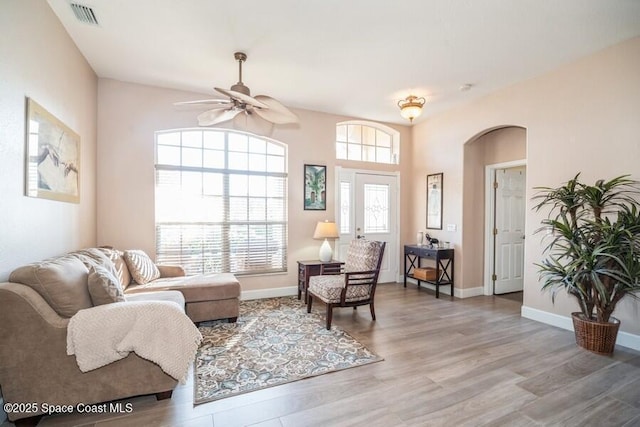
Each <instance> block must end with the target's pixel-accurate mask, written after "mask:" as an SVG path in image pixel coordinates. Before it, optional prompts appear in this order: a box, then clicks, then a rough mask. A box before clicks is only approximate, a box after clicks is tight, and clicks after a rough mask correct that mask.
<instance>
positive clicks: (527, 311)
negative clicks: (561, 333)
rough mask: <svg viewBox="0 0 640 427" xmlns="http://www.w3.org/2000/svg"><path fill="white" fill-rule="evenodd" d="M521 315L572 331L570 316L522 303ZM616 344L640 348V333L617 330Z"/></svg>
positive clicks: (634, 348)
mask: <svg viewBox="0 0 640 427" xmlns="http://www.w3.org/2000/svg"><path fill="white" fill-rule="evenodd" d="M521 315H522V317H525V318H527V319H531V320H535V321H537V322H541V323H546V324H547V325H551V326H556V327H558V328H562V329H566V330H567V331H573V320H571V317H567V316H561V315H559V314H554V313H549V312H547V311H542V310H538V309H537V308H531V307H527V306H524V305H523V306H522V310H521ZM616 345H621V346H622V347H627V348H631V349H633V350H640V335H635V334H630V333H629V332H622V331H620V332H618V338H617V339H616Z"/></svg>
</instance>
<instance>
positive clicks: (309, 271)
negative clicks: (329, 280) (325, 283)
mask: <svg viewBox="0 0 640 427" xmlns="http://www.w3.org/2000/svg"><path fill="white" fill-rule="evenodd" d="M342 264H344V262H342V261H336V260H331V261H327V262H322V261H319V260H313V261H298V299H300V298H301V297H302V292H304V302H305V303H306V302H307V289H308V288H309V278H310V277H311V276H318V275H320V269H321V268H322V266H323V265H324V266H325V267H340V266H341V265H342Z"/></svg>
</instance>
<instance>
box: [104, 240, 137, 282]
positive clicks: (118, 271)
mask: <svg viewBox="0 0 640 427" xmlns="http://www.w3.org/2000/svg"><path fill="white" fill-rule="evenodd" d="M99 249H100V250H101V251H102V252H103V253H104V254H105V255H106V256H107V257H109V259H110V260H111V262H112V263H113V265H114V268H115V275H116V277H117V278H118V279H119V280H120V285H121V286H122V289H127V286H129V285H130V284H131V273H129V268H128V267H127V263H126V262H125V260H124V252H122V251H119V250H117V249H111V248H99Z"/></svg>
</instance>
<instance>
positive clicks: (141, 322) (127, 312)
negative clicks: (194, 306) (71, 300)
mask: <svg viewBox="0 0 640 427" xmlns="http://www.w3.org/2000/svg"><path fill="white" fill-rule="evenodd" d="M200 341H202V335H201V334H200V331H198V328H196V326H195V325H194V324H193V322H191V319H189V317H187V315H186V314H184V311H183V310H182V309H181V308H180V306H179V305H178V304H176V303H174V302H170V301H127V302H121V303H113V304H105V305H99V306H96V307H91V308H88V309H85V310H80V311H78V312H77V313H76V314H75V315H74V316H73V317H72V318H71V320H70V321H69V325H68V328H67V354H68V355H73V354H75V355H76V361H77V363H78V367H79V368H80V370H81V371H82V372H87V371H91V370H93V369H97V368H99V367H101V366H105V365H108V364H109V363H112V362H115V361H117V360H120V359H124V358H125V357H127V355H128V354H129V353H130V352H132V351H133V352H135V353H136V354H137V355H138V356H140V357H142V358H144V359H147V360H150V361H152V362H155V363H157V364H158V365H159V366H160V367H161V368H162V370H163V371H164V372H166V373H167V374H168V375H171V376H172V377H173V378H175V379H177V380H179V381H180V382H181V383H184V382H185V378H186V375H187V371H188V370H189V366H190V365H191V363H192V362H193V360H194V358H195V355H196V351H197V349H198V346H199V345H200Z"/></svg>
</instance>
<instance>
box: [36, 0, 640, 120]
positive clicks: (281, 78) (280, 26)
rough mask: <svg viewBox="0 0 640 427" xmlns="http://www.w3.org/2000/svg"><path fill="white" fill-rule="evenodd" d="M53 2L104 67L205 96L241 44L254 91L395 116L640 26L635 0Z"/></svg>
mask: <svg viewBox="0 0 640 427" xmlns="http://www.w3.org/2000/svg"><path fill="white" fill-rule="evenodd" d="M48 2H49V4H50V5H51V8H52V9H53V11H54V12H55V13H56V15H57V16H58V17H59V19H60V21H62V23H63V25H64V26H65V28H66V29H67V31H68V32H69V34H70V35H71V38H72V39H73V40H74V42H75V43H76V45H77V46H78V48H79V49H80V51H81V52H82V53H83V55H84V56H85V57H86V58H87V60H88V61H89V63H90V64H91V66H92V67H93V69H94V70H95V72H96V73H97V75H98V76H99V77H106V78H111V79H117V80H122V81H128V82H135V83H142V84H147V85H154V86H161V87H166V88H174V89H182V90H188V91H193V92H199V93H202V94H203V95H204V97H205V98H206V97H211V96H213V94H214V92H213V89H212V88H213V86H218V87H223V88H228V87H230V86H231V85H232V84H234V83H235V82H236V81H237V79H238V76H237V63H236V62H235V60H234V58H233V53H234V52H235V51H244V52H246V53H247V54H248V60H247V62H246V63H245V64H244V68H243V71H244V73H243V74H244V75H243V80H244V82H245V84H247V85H248V86H249V87H250V88H251V90H252V94H253V95H260V94H263V95H269V96H272V97H274V98H276V99H278V100H280V101H281V102H283V103H284V104H285V105H287V106H290V107H294V108H303V109H308V110H315V111H324V112H329V113H335V114H342V115H348V116H355V117H359V118H363V119H369V120H377V121H384V122H391V123H399V124H408V123H407V121H406V120H404V119H402V118H401V117H400V114H399V110H398V107H397V105H396V104H397V101H398V100H400V99H402V98H404V97H405V96H407V95H409V94H415V95H418V96H424V97H426V98H427V105H426V107H425V110H424V113H423V116H422V117H420V119H424V117H428V115H430V114H434V113H436V112H439V111H442V110H445V109H448V108H451V107H453V106H455V105H458V104H460V103H464V102H467V101H469V100H471V99H474V98H477V97H479V96H482V95H485V94H487V93H489V92H492V91H494V90H496V89H498V88H501V87H504V86H507V85H510V84H513V83H515V82H518V81H521V80H524V79H528V78H531V77H534V76H536V75H539V74H541V73H544V72H546V71H549V70H552V69H553V68H556V67H558V66H560V65H561V64H563V63H567V62H570V61H572V60H574V59H576V58H579V57H581V56H584V55H587V54H590V53H592V52H595V51H597V50H599V49H602V48H604V47H607V46H610V45H613V44H616V43H618V42H620V41H623V40H626V39H629V38H632V37H635V36H638V35H640V0H179V1H176V0H86V1H85V0H80V1H77V3H81V4H84V5H87V6H90V7H91V8H93V10H94V11H95V13H96V16H97V19H98V21H99V24H100V25H99V26H97V27H96V26H90V25H87V24H84V23H81V22H79V21H77V20H76V18H75V16H74V14H73V12H72V10H71V8H70V6H69V3H70V1H69V0H48ZM465 83H470V84H472V85H473V88H472V89H471V90H469V91H466V92H462V91H460V90H459V87H460V86H461V85H462V84H465ZM585 90H588V88H585ZM214 97H218V96H217V95H216V96H214ZM181 100H184V99H180V100H178V99H176V101H181ZM420 119H419V120H420ZM419 120H418V121H419Z"/></svg>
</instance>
